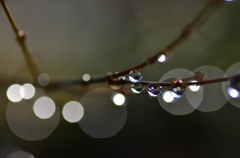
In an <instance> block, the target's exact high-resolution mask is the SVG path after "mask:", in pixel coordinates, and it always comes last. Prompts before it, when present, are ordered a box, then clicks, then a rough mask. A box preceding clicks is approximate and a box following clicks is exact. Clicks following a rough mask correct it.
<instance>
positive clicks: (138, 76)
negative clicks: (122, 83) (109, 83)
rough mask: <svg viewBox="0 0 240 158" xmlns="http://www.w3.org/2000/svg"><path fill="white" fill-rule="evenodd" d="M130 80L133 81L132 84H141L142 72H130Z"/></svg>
mask: <svg viewBox="0 0 240 158" xmlns="http://www.w3.org/2000/svg"><path fill="white" fill-rule="evenodd" d="M128 78H129V80H130V81H132V82H139V81H140V80H141V79H142V78H143V76H142V73H141V71H138V70H131V71H130V72H129V76H128Z"/></svg>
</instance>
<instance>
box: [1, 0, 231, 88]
mask: <svg viewBox="0 0 240 158" xmlns="http://www.w3.org/2000/svg"><path fill="white" fill-rule="evenodd" d="M0 2H1V4H2V6H3V8H4V11H5V13H6V15H7V17H8V19H9V22H10V24H11V26H12V28H13V30H14V32H15V34H16V37H17V41H18V43H19V45H20V47H21V48H22V51H23V54H24V57H25V59H26V61H27V64H28V67H29V69H30V72H31V74H32V76H35V77H36V75H38V74H39V73H40V72H41V70H40V67H39V65H38V63H37V61H36V59H35V58H34V56H33V54H32V53H31V52H30V51H29V48H28V47H27V45H26V43H25V39H26V36H25V34H24V33H23V31H21V30H20V29H19V28H18V26H17V24H16V21H15V20H14V18H13V16H12V14H11V13H10V10H9V9H8V7H7V5H6V3H5V1H4V0H0ZM222 2H223V0H209V2H208V3H207V4H206V5H205V6H204V7H203V8H202V10H201V11H200V12H199V14H198V15H197V16H196V18H195V19H193V20H192V22H190V23H189V24H188V25H186V26H185V27H184V29H183V31H182V32H181V33H180V34H179V35H178V36H177V37H176V38H175V39H174V40H173V41H172V42H170V43H169V44H168V45H166V46H165V47H164V48H163V49H162V50H160V51H159V52H158V53H157V54H155V55H153V56H151V57H149V58H148V59H147V60H146V61H144V62H142V63H140V64H138V65H136V66H134V67H132V68H130V69H126V70H123V71H120V72H117V73H115V74H107V75H105V76H101V77H94V78H91V79H90V80H89V81H84V80H83V79H77V80H74V79H72V80H65V81H55V82H51V83H50V84H49V85H48V86H47V87H46V88H47V89H55V88H61V87H65V86H72V85H88V84H92V83H99V82H105V81H107V82H108V84H109V85H111V84H116V85H123V84H127V83H128V84H130V83H132V82H131V81H130V80H128V79H126V77H124V78H125V79H122V78H120V77H123V76H126V75H128V73H129V72H130V71H131V70H138V69H142V68H144V67H146V66H147V65H152V64H154V63H155V62H156V61H157V60H158V57H159V55H161V54H164V55H166V56H168V57H169V56H170V55H171V52H172V50H173V49H175V48H177V46H179V45H180V44H181V43H182V42H184V41H186V40H187V39H189V38H190V37H191V36H192V34H193V33H194V32H195V31H196V30H197V29H199V28H200V26H201V25H202V24H203V23H204V22H205V21H206V20H207V19H208V17H209V16H210V15H211V14H212V13H213V12H214V10H215V9H216V8H217V6H219V4H221V3H222ZM200 74H201V73H200ZM196 77H197V78H196ZM233 77H234V76H233ZM195 78H196V80H197V81H198V82H191V81H190V80H193V79H194V77H189V78H185V79H182V80H183V83H182V85H184V86H189V85H195V84H197V85H204V84H210V83H216V82H224V81H228V80H230V79H231V78H232V77H225V78H217V79H208V80H202V78H203V76H200V78H199V76H197V74H195ZM139 83H141V84H143V85H148V84H149V83H156V84H158V85H159V86H170V85H172V84H173V83H172V82H153V81H140V82H139Z"/></svg>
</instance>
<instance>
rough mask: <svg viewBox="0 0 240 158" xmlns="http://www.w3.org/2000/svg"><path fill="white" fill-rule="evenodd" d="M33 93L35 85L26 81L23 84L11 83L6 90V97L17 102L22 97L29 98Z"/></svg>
mask: <svg viewBox="0 0 240 158" xmlns="http://www.w3.org/2000/svg"><path fill="white" fill-rule="evenodd" d="M34 95H35V87H34V86H33V85H32V84H30V83H26V84H24V85H22V86H21V85H19V84H13V85H11V86H10V87H9V88H8V90H7V97H8V99H9V100H10V101H12V102H19V101H21V100H22V99H31V98H32V97H33V96H34Z"/></svg>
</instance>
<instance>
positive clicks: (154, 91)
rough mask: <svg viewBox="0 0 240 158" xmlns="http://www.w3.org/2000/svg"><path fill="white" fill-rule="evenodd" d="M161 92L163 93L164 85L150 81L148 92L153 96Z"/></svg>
mask: <svg viewBox="0 0 240 158" xmlns="http://www.w3.org/2000/svg"><path fill="white" fill-rule="evenodd" d="M161 93H162V87H161V86H158V85H157V84H154V83H150V84H149V85H148V94H149V95H150V96H151V97H157V96H158V95H160V94H161Z"/></svg>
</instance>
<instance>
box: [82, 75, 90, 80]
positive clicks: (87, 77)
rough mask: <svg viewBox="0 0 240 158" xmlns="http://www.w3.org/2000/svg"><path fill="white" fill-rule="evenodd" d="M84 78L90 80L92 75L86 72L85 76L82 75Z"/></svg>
mask: <svg viewBox="0 0 240 158" xmlns="http://www.w3.org/2000/svg"><path fill="white" fill-rule="evenodd" d="M82 79H83V80H84V81H89V80H90V79H91V76H90V75H89V74H84V75H83V77H82Z"/></svg>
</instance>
